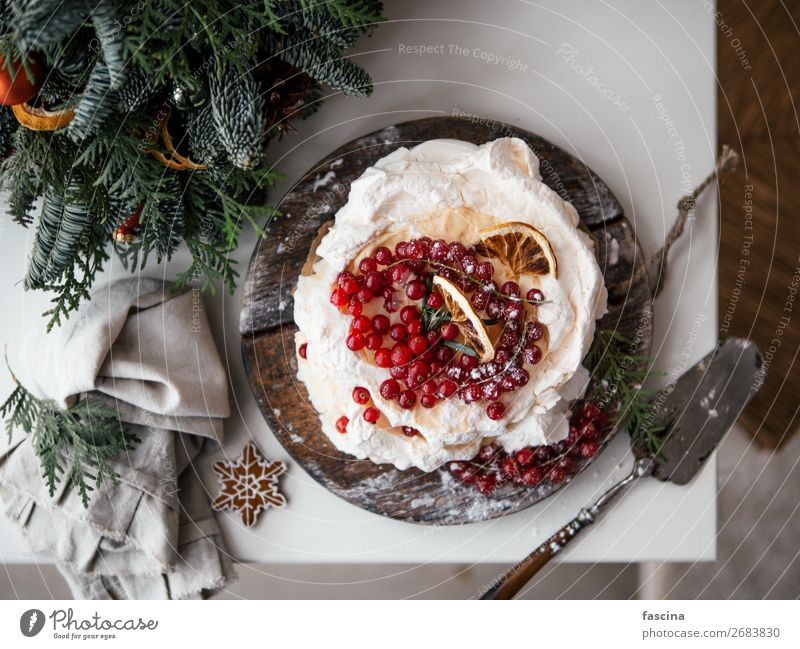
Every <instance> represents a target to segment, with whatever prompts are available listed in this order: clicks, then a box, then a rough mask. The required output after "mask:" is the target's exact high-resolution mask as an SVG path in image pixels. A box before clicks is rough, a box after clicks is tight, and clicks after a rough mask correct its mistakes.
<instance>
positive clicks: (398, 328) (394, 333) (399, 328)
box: [389, 323, 408, 342]
mask: <svg viewBox="0 0 800 649" xmlns="http://www.w3.org/2000/svg"><path fill="white" fill-rule="evenodd" d="M407 334H408V331H406V328H405V327H404V326H403V325H401V324H399V323H398V324H395V325H392V326H391V328H390V329H389V338H391V339H392V340H394V341H395V342H400V341H401V340H405V339H406V335H407Z"/></svg>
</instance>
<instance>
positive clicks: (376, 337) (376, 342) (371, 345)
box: [365, 333, 383, 352]
mask: <svg viewBox="0 0 800 649" xmlns="http://www.w3.org/2000/svg"><path fill="white" fill-rule="evenodd" d="M365 346H366V348H367V349H369V350H370V351H373V352H374V351H377V350H378V349H380V348H381V347H382V346H383V336H381V335H380V334H376V333H371V334H369V335H368V336H367V342H366V345H365Z"/></svg>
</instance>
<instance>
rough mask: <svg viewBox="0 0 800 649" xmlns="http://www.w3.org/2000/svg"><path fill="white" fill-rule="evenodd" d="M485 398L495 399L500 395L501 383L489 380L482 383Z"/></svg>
mask: <svg viewBox="0 0 800 649" xmlns="http://www.w3.org/2000/svg"><path fill="white" fill-rule="evenodd" d="M481 389H482V391H483V398H484V399H488V400H489V401H495V400H496V399H498V398H499V397H500V384H499V383H495V382H494V381H487V382H486V383H484V384H483V385H482V388H481Z"/></svg>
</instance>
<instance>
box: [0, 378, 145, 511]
mask: <svg viewBox="0 0 800 649" xmlns="http://www.w3.org/2000/svg"><path fill="white" fill-rule="evenodd" d="M0 417H2V418H3V419H5V422H6V432H7V434H8V437H9V441H10V439H11V434H12V432H13V431H14V429H21V430H22V431H24V432H25V433H27V434H30V435H33V449H34V452H35V453H36V455H38V456H39V461H40V462H41V465H42V476H43V478H44V480H45V482H46V483H47V488H48V491H49V493H50V496H52V495H53V494H54V493H55V491H56V487H57V486H58V484H59V483H60V482H61V481H62V480H66V482H67V487H68V488H69V487H74V488H75V489H77V490H78V494H79V495H80V497H81V502H82V503H83V506H84V507H88V506H89V500H90V497H91V492H92V491H94V490H95V488H99V487H100V486H101V485H102V483H103V481H104V480H109V481H110V482H111V484H114V485H115V484H117V482H118V480H119V474H118V473H117V472H116V470H115V469H114V467H113V465H112V464H111V461H112V460H113V459H114V458H115V457H117V456H118V455H120V454H121V453H124V452H127V451H130V450H132V449H133V447H134V446H135V445H136V443H138V441H139V438H138V437H137V436H136V435H134V434H133V433H131V432H130V431H129V430H127V429H126V428H125V427H124V426H123V425H122V423H121V422H120V419H119V416H118V415H117V413H116V412H115V411H114V410H112V409H111V408H109V407H108V406H107V405H105V404H104V403H102V402H101V401H99V400H96V399H91V398H87V399H82V400H81V401H78V403H76V404H75V405H74V406H72V407H70V408H68V409H66V410H60V409H59V408H58V407H57V406H56V404H55V403H54V402H53V401H50V400H46V399H38V398H36V397H35V396H33V395H32V394H31V393H30V392H29V391H28V390H26V389H25V387H23V386H22V385H20V384H19V383H18V384H17V386H16V388H15V389H14V391H13V392H12V393H11V395H10V396H9V397H8V399H6V401H5V403H3V405H2V406H0Z"/></svg>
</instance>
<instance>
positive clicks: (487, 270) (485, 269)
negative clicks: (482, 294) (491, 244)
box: [475, 261, 494, 282]
mask: <svg viewBox="0 0 800 649" xmlns="http://www.w3.org/2000/svg"><path fill="white" fill-rule="evenodd" d="M475 274H476V275H477V276H478V278H479V279H482V280H483V281H484V282H488V281H489V280H490V279H492V275H494V266H492V263H491V262H489V261H482V262H481V263H479V264H478V265H477V266H476V267H475Z"/></svg>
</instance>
